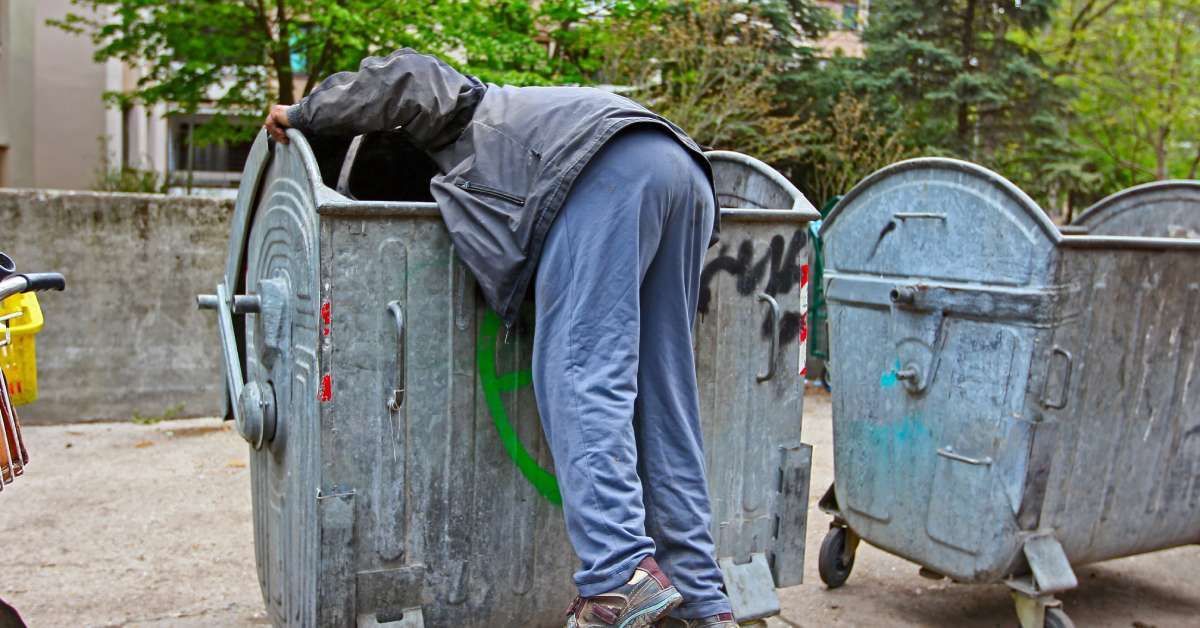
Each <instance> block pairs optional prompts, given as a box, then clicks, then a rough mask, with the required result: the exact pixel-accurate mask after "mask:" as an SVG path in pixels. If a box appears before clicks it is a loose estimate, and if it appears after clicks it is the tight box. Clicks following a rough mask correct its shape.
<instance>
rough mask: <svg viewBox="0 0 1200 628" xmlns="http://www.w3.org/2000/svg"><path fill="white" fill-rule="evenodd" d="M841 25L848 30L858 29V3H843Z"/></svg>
mask: <svg viewBox="0 0 1200 628" xmlns="http://www.w3.org/2000/svg"><path fill="white" fill-rule="evenodd" d="M841 27H842V28H844V29H846V30H848V31H856V30H858V5H857V4H843V5H842V19H841Z"/></svg>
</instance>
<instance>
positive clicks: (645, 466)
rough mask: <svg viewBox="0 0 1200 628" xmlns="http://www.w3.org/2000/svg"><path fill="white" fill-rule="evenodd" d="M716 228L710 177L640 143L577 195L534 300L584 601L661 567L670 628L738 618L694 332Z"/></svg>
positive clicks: (653, 134)
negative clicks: (689, 621) (703, 426)
mask: <svg viewBox="0 0 1200 628" xmlns="http://www.w3.org/2000/svg"><path fill="white" fill-rule="evenodd" d="M715 212H716V207H714V202H713V195H712V188H711V187H710V184H709V182H708V178H707V177H706V176H705V174H704V171H703V170H702V169H701V167H700V165H699V164H697V163H696V161H695V159H694V158H693V157H692V156H691V155H690V154H689V153H687V152H686V151H685V150H684V149H683V148H682V147H681V146H680V145H679V144H678V143H677V142H676V141H675V140H674V139H672V138H671V137H670V136H668V135H666V134H665V133H663V132H661V131H659V130H656V129H653V128H637V127H635V128H633V129H630V130H628V131H625V132H623V133H621V134H620V135H618V136H617V137H615V138H614V139H612V140H611V141H610V142H609V143H608V145H606V146H605V147H604V148H603V149H601V152H600V153H599V154H598V155H597V156H596V157H594V158H593V159H592V161H591V162H590V163H589V164H588V165H587V167H586V168H585V169H584V171H583V172H582V173H581V174H580V176H579V178H578V179H577V180H576V181H575V185H574V186H573V187H572V189H571V192H570V194H569V196H568V197H567V201H566V204H565V205H564V206H563V208H562V210H561V211H560V212H559V215H558V217H557V218H556V220H555V222H554V225H553V226H552V227H551V228H550V233H549V234H548V235H547V238H546V242H545V247H544V249H543V252H542V256H541V260H540V262H539V266H538V275H537V281H536V284H535V290H536V293H535V298H534V302H535V304H536V310H537V318H536V321H535V328H534V330H535V331H534V348H533V381H534V391H535V393H536V395H537V402H538V410H539V412H540V414H541V417H542V426H543V428H544V430H545V432H546V439H547V441H548V442H549V444H550V449H551V452H552V454H553V456H554V467H555V473H556V475H557V476H558V483H559V488H560V490H561V492H562V496H563V514H564V515H565V516H566V523H567V533H568V535H569V536H570V539H571V543H572V545H573V546H574V548H575V552H576V553H577V554H578V555H579V560H580V562H581V568H580V570H579V571H578V572H577V573H576V574H575V583H576V585H578V587H579V593H580V595H582V596H584V597H592V596H595V595H599V594H601V593H605V592H608V591H611V590H613V589H615V588H617V587H619V586H620V585H622V584H624V583H625V582H626V581H627V580H629V578H630V577H631V576H632V575H633V571H634V568H635V567H636V566H637V564H638V562H639V561H641V560H642V559H643V558H644V557H646V556H651V555H653V556H654V557H655V559H656V560H657V561H658V563H659V565H661V567H662V569H663V571H664V572H666V574H667V576H668V577H670V578H671V580H672V583H673V584H674V585H675V587H676V588H677V589H679V592H680V593H681V594H682V595H683V599H684V604H683V606H681V607H680V608H679V609H677V610H676V611H675V612H674V613H673V614H674V615H676V616H678V617H683V618H696V617H706V616H709V615H715V614H717V613H722V612H728V611H729V601H728V599H727V598H726V596H725V594H724V592H723V585H722V577H721V572H720V570H719V568H718V567H717V564H716V560H715V558H714V556H713V540H712V534H711V532H710V531H709V524H710V522H711V518H712V515H711V509H710V506H709V497H708V485H707V482H706V480H705V474H704V452H703V445H702V443H701V430H700V407H699V406H700V404H699V396H698V391H697V386H696V367H695V360H694V356H693V353H692V333H693V332H692V329H693V323H694V322H695V316H696V300H697V298H698V297H697V295H698V290H699V283H700V271H701V266H702V264H703V262H704V254H705V250H706V249H707V247H708V241H709V237H710V236H711V234H712V229H713V220H714V216H715Z"/></svg>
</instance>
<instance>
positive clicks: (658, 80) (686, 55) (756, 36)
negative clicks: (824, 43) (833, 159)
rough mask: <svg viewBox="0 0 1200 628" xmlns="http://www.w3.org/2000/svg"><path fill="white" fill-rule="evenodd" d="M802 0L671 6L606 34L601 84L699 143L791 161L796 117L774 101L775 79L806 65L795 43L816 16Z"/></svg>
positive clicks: (805, 53) (715, 0)
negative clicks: (618, 89) (622, 91)
mask: <svg viewBox="0 0 1200 628" xmlns="http://www.w3.org/2000/svg"><path fill="white" fill-rule="evenodd" d="M813 7H814V5H813V4H812V3H811V2H808V1H807V0H789V1H784V0H767V1H763V2H730V1H723V0H691V1H684V2H678V3H676V4H675V5H673V6H672V7H669V9H668V10H665V11H663V12H662V13H661V14H659V15H658V16H656V17H655V19H654V20H653V23H646V22H647V21H646V20H643V21H640V22H639V21H630V22H626V23H624V24H622V28H621V29H620V30H618V31H617V32H615V33H613V35H612V38H611V40H610V41H609V42H608V46H607V49H606V50H605V55H604V58H605V62H604V63H603V64H602V65H601V66H600V68H599V76H602V77H603V78H604V79H605V80H606V81H608V82H612V83H617V84H620V85H625V86H630V87H631V88H632V92H631V94H630V95H631V96H633V97H635V98H636V99H638V100H640V101H642V102H643V103H645V104H646V105H647V106H649V107H650V108H652V109H654V110H655V111H657V112H659V113H661V114H663V115H664V116H666V117H667V118H669V119H671V120H673V121H674V122H676V123H677V124H679V125H680V126H681V127H683V128H684V129H686V130H687V131H688V133H689V134H691V135H692V136H693V137H694V138H695V139H696V140H697V141H698V142H700V143H701V144H703V145H705V146H711V147H715V148H725V149H733V150H739V151H744V152H748V153H751V154H753V155H756V156H758V157H760V158H762V159H764V160H767V161H771V162H774V163H776V164H777V165H778V164H780V163H783V162H787V161H788V160H790V159H794V158H795V157H796V149H797V145H798V143H799V141H800V138H801V135H802V129H801V122H802V121H801V119H800V118H798V117H797V116H796V115H795V114H794V113H792V112H790V111H789V109H788V105H787V101H786V100H785V99H783V98H782V97H781V93H780V86H781V82H782V79H783V77H784V76H785V75H786V73H787V72H788V71H790V69H791V68H792V67H795V66H797V65H801V64H804V63H809V62H811V60H812V50H811V48H809V47H807V46H806V45H804V44H803V42H802V41H800V39H801V37H803V36H805V35H813V34H817V33H818V32H819V31H818V30H817V29H819V28H822V27H823V24H824V23H825V22H824V18H823V17H822V15H823V14H818V13H816V12H815V10H814V8H813Z"/></svg>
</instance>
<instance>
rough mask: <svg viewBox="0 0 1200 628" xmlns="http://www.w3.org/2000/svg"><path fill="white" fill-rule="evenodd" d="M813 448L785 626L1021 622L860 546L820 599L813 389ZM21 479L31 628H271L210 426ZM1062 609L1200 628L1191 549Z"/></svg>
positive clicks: (2, 497)
mask: <svg viewBox="0 0 1200 628" xmlns="http://www.w3.org/2000/svg"><path fill="white" fill-rule="evenodd" d="M809 392H810V394H809V397H808V399H807V400H806V410H805V423H804V434H805V437H804V440H805V441H806V442H809V443H811V444H812V445H813V446H814V461H813V479H812V491H811V492H812V503H811V507H810V511H809V533H808V556H807V559H806V563H807V565H806V566H807V569H806V573H805V584H803V585H800V586H797V587H792V588H789V589H784V590H783V591H782V592H781V596H782V601H783V614H782V615H781V617H779V618H776V619H774V620H772V621H771V622H770V623H771V625H772V626H773V627H786V626H805V627H809V626H813V627H817V626H864V627H874V626H888V627H891V626H897V627H900V626H945V627H959V626H962V627H984V626H1004V627H1011V626H1015V625H1016V620H1015V618H1014V615H1013V613H1012V604H1011V602H1010V599H1009V595H1008V593H1007V590H1006V589H1005V588H1004V587H1002V586H988V587H969V586H961V585H954V584H949V583H946V582H945V581H930V580H926V579H923V578H920V577H918V576H917V568H916V566H914V565H912V564H910V563H908V562H905V561H904V560H901V559H899V558H895V557H893V556H889V555H887V554H885V553H883V552H881V551H879V550H876V549H874V548H871V547H866V546H863V547H862V548H861V549H860V551H859V554H858V559H857V563H856V565H855V568H854V573H853V575H852V576H851V577H850V580H849V582H848V583H847V584H846V586H844V587H843V588H841V589H838V590H836V591H829V590H826V589H825V587H824V586H823V585H822V584H821V581H820V578H819V577H818V576H817V568H816V557H817V551H818V548H819V547H820V543H821V539H822V537H823V536H824V533H825V530H826V529H827V525H828V518H827V517H826V516H825V515H824V514H822V513H821V512H820V511H819V510H817V509H816V500H817V498H819V497H820V495H821V493H822V491H823V490H824V488H825V487H826V486H828V485H829V482H830V480H831V479H832V476H833V459H832V450H831V433H830V416H829V398H828V397H827V396H825V395H823V394H821V393H819V392H817V391H813V390H812V389H810V391H809ZM25 434H26V442H27V443H28V445H29V449H30V453H31V455H32V456H33V461H32V464H31V466H29V467H28V470H27V475H26V476H25V477H24V478H21V479H20V480H19V481H18V482H16V483H15V484H13V485H10V486H9V487H7V488H6V489H5V490H4V491H3V493H0V541H2V543H3V547H4V549H5V557H6V559H7V562H8V564H9V568H8V569H5V570H4V573H3V575H0V598H3V599H5V600H8V601H9V602H10V603H11V604H13V605H14V606H16V607H17V609H18V610H20V611H21V612H22V614H23V615H24V616H25V619H26V621H27V622H28V623H29V625H30V626H34V627H41V626H82V625H88V626H255V625H263V624H266V623H267V620H266V617H265V614H264V613H263V611H262V608H261V607H262V601H261V597H260V595H259V590H258V582H257V577H256V576H255V569H254V547H253V541H252V536H251V522H250V484H249V472H248V469H247V467H246V461H247V455H246V446H245V445H244V444H243V441H242V440H241V439H240V438H239V437H238V436H237V435H236V434H235V433H234V432H232V431H231V430H230V426H229V425H227V424H221V423H220V422H218V421H216V420H189V421H173V422H164V423H159V424H156V425H135V424H132V423H127V424H91V425H67V426H55V427H30V428H27V429H26V431H25ZM1078 575H1079V579H1080V581H1081V586H1080V588H1079V589H1077V590H1076V591H1073V592H1070V593H1067V594H1066V595H1064V596H1063V601H1064V604H1065V607H1066V609H1067V610H1068V612H1069V613H1070V615H1071V617H1072V618H1073V619H1074V620H1075V622H1076V624H1077V625H1079V626H1081V627H1091V626H1122V627H1127V628H1148V627H1151V626H1153V627H1157V628H1170V627H1177V626H1178V627H1184V626H1200V586H1198V584H1197V583H1200V548H1197V547H1187V548H1181V549H1175V550H1169V551H1165V552H1159V553H1156V554H1148V555H1144V556H1137V557H1134V558H1127V559H1122V560H1117V561H1112V562H1108V563H1102V564H1100V565H1095V566H1090V567H1083V568H1080V569H1079V570H1078Z"/></svg>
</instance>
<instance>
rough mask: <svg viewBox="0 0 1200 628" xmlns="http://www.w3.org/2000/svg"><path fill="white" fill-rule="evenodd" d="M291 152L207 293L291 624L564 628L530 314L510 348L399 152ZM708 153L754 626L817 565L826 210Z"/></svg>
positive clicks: (561, 567) (718, 470) (274, 607)
mask: <svg viewBox="0 0 1200 628" xmlns="http://www.w3.org/2000/svg"><path fill="white" fill-rule="evenodd" d="M289 137H290V139H291V142H290V144H287V145H278V144H271V143H269V142H268V140H267V138H266V136H265V135H260V136H259V138H258V139H257V141H256V142H255V144H254V146H253V148H252V149H251V152H250V156H249V159H248V161H247V165H246V170H245V173H244V175H243V179H242V183H241V188H240V189H239V192H238V201H237V204H236V209H235V214H234V217H233V230H232V234H231V237H230V245H229V246H230V248H229V257H228V262H227V265H226V271H225V276H224V278H223V280H222V281H221V283H220V284H219V286H218V290H217V294H216V295H210V296H204V297H201V305H202V306H205V307H210V308H213V309H216V310H217V312H218V320H219V328H220V330H221V337H222V345H223V346H222V351H223V354H224V357H225V365H226V375H227V385H228V386H227V387H228V389H229V391H230V393H231V394H230V397H231V399H232V400H233V402H234V405H233V407H234V409H235V414H236V420H237V424H238V428H239V432H240V433H241V434H242V436H243V437H245V438H246V440H248V441H249V442H250V445H251V447H252V455H251V476H252V494H253V504H254V534H255V551H256V555H257V562H258V574H259V583H260V585H261V588H262V592H263V597H264V600H265V601H266V604H267V608H268V612H269V614H270V617H271V621H272V622H273V623H274V624H276V625H280V626H283V625H287V626H318V625H319V626H354V625H358V626H374V625H389V626H396V627H397V628H399V627H412V626H421V625H430V626H454V627H459V626H488V627H496V626H561V625H562V622H563V620H564V614H563V609H564V608H565V607H566V604H567V602H568V601H569V599H570V597H571V596H572V595H573V585H572V583H571V577H570V576H571V572H572V571H573V570H574V567H575V566H576V560H575V558H574V556H573V553H572V551H571V548H570V546H569V545H568V543H567V539H566V535H565V532H564V529H563V521H562V512H561V510H560V509H559V508H558V506H557V503H558V501H559V493H558V487H557V485H556V483H555V479H554V475H553V470H552V465H551V460H550V457H549V454H548V452H547V448H546V445H545V443H544V442H543V438H542V430H541V426H540V423H539V421H538V416H537V412H536V408H535V403H534V397H533V390H532V388H531V384H530V379H531V378H530V375H529V360H530V344H531V338H532V334H533V333H535V330H533V329H532V323H531V321H529V320H528V317H527V318H526V321H525V323H524V324H522V325H518V326H516V328H515V329H514V330H513V333H512V337H511V338H507V339H506V338H504V336H505V334H503V333H499V331H500V329H501V324H500V320H499V318H498V317H497V316H496V315H495V314H494V313H492V312H491V311H490V310H488V309H487V308H486V307H485V306H484V305H483V303H482V300H481V299H480V298H479V297H478V296H477V294H476V289H475V287H474V285H473V283H472V281H473V280H472V278H471V275H470V273H469V272H468V271H467V270H466V268H465V267H464V266H463V265H462V264H461V263H460V262H459V261H458V260H457V259H456V258H455V256H454V253H453V250H452V247H451V245H450V240H449V236H448V234H447V233H446V229H445V227H444V226H443V224H442V221H441V219H440V217H439V214H438V208H437V206H436V205H435V204H434V203H432V202H431V199H430V198H429V195H428V182H429V176H430V175H431V173H432V172H433V171H432V165H431V164H430V163H429V162H428V160H427V159H426V158H425V157H424V156H423V155H422V154H421V153H419V152H418V151H416V150H415V149H413V148H412V147H411V146H409V145H406V143H405V142H404V141H403V138H402V137H400V136H398V135H370V136H365V137H363V138H360V139H357V140H355V141H354V142H353V143H351V142H349V141H348V140H338V139H328V138H306V137H305V136H303V135H301V134H300V133H297V132H296V131H289ZM310 139H311V140H312V143H311V144H310V141H309V140H310ZM712 158H713V162H714V166H715V169H716V172H717V184H718V191H719V193H720V197H721V198H722V200H723V203H722V204H723V205H728V204H731V203H732V204H735V205H736V207H737V208H735V209H724V210H722V242H723V243H722V244H721V245H720V246H718V247H715V248H713V249H712V250H710V251H709V257H708V260H707V262H706V266H705V269H704V279H703V283H702V290H703V295H702V301H703V303H702V308H703V310H704V312H703V315H702V316H701V317H700V320H699V322H698V324H697V340H696V345H697V356H698V360H697V370H698V377H699V381H700V385H701V407H702V412H703V417H702V418H703V425H704V438H705V442H706V446H707V450H708V465H709V475H710V479H711V482H710V486H711V490H712V495H713V510H714V513H713V527H714V534H715V537H716V539H717V552H718V559H719V561H720V563H721V565H722V568H723V569H724V572H725V578H726V583H727V586H728V588H729V592H730V596H731V598H732V599H733V602H734V605H735V611H736V612H737V614H738V617H739V619H754V618H759V617H765V616H768V615H771V614H774V613H776V612H778V599H777V597H776V595H775V591H774V588H775V587H776V586H787V585H791V584H796V583H798V582H799V581H800V576H801V573H802V563H803V555H804V552H803V550H804V542H803V539H804V523H805V512H806V505H807V490H808V471H809V460H810V456H809V453H810V450H809V448H808V447H807V446H805V445H802V444H801V443H800V414H801V409H802V402H803V396H802V395H803V386H802V382H801V380H800V377H799V372H798V368H797V365H798V364H799V360H800V359H801V358H800V356H801V355H802V353H801V352H800V350H799V347H798V342H797V338H798V333H799V332H798V329H799V324H800V321H802V319H803V305H802V294H803V291H802V290H801V289H800V282H799V278H800V274H801V272H802V269H801V264H802V263H803V261H804V260H806V259H807V257H808V249H807V244H808V241H807V237H806V232H805V227H806V224H807V222H808V221H809V220H812V219H814V218H816V217H817V214H816V212H815V211H813V210H812V208H811V206H809V205H807V202H806V201H804V200H803V197H801V196H799V193H798V192H796V191H795V188H794V187H791V185H790V184H788V183H787V182H786V180H784V179H783V178H782V177H781V176H779V174H778V173H776V172H774V171H773V170H771V169H770V168H768V167H766V166H765V165H763V164H761V163H760V162H757V161H755V160H753V159H750V158H747V157H745V156H742V155H731V154H714V155H713V156H712ZM243 373H245V377H244V378H243V375H242V374H243Z"/></svg>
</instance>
